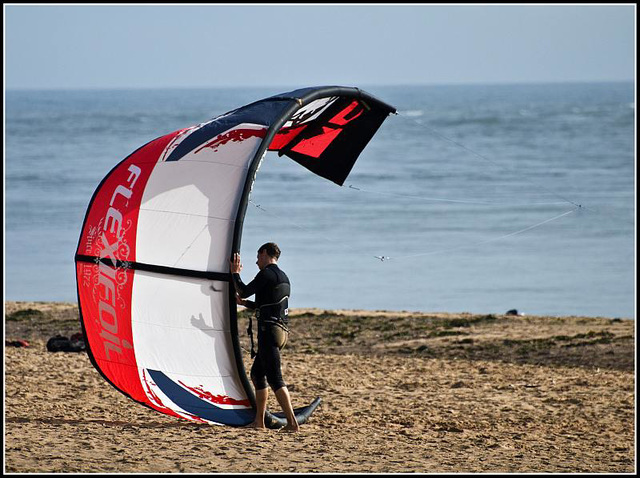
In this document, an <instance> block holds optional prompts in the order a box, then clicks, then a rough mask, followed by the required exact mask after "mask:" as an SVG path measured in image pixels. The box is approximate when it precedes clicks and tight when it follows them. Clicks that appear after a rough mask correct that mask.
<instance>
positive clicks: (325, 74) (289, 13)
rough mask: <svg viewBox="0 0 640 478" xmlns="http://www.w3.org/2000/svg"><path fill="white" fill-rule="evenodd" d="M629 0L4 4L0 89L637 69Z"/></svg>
mask: <svg viewBox="0 0 640 478" xmlns="http://www.w3.org/2000/svg"><path fill="white" fill-rule="evenodd" d="M635 17H636V11H635V5H633V4H617V5H590V4H585V5H563V6H555V5H483V6H475V5H437V6H433V5H426V4H425V5H416V4H406V5H398V4H393V5H380V4H371V5H355V4H354V5H347V6H345V5H338V4H334V5H327V4H317V5H302V4H301V5H284V4H271V5H264V4H260V5H258V4H255V5H240V4H238V5H216V4H211V5H202V4H194V5H161V4H158V5H151V6H147V5H125V4H113V5H109V6H104V5H90V4H87V5H64V4H63V5H53V6H50V5H38V4H34V5H24V4H13V5H12V4H5V5H4V72H5V75H4V84H5V88H6V89H75V88H194V87H251V86H285V85H308V84H346V85H405V84H406V85H417V84H423V85H430V84H500V83H532V82H572V81H580V82H588V81H633V80H635V43H636V42H635Z"/></svg>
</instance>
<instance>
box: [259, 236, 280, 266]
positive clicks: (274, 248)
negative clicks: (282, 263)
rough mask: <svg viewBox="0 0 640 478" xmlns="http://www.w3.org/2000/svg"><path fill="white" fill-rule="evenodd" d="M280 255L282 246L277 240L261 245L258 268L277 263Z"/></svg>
mask: <svg viewBox="0 0 640 478" xmlns="http://www.w3.org/2000/svg"><path fill="white" fill-rule="evenodd" d="M279 257H280V248H279V247H278V244H276V243H275V242H267V243H266V244H263V245H261V246H260V249H258V260H257V261H256V264H258V268H259V269H260V270H262V269H264V268H265V267H267V266H268V265H269V264H275V263H276V262H278V258H279Z"/></svg>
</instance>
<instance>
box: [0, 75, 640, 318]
mask: <svg viewBox="0 0 640 478" xmlns="http://www.w3.org/2000/svg"><path fill="white" fill-rule="evenodd" d="M300 86H307V85H300ZM362 87H363V88H364V89H365V90H367V91H369V92H370V93H372V94H374V95H376V96H378V97H379V98H381V99H383V100H385V101H387V102H388V103H391V104H393V105H394V106H396V107H397V109H398V111H399V113H400V114H399V115H397V116H392V117H390V118H389V119H388V120H387V121H386V122H385V124H384V125H383V126H382V128H381V129H380V131H379V132H378V134H377V135H376V136H375V137H374V139H373V140H372V142H371V143H370V144H369V145H368V146H367V148H366V149H365V151H364V152H363V154H362V155H361V157H360V159H359V160H358V162H357V163H356V166H355V168H354V169H353V171H352V173H351V175H350V177H349V178H348V179H347V182H346V183H345V186H344V187H342V188H341V187H338V186H336V185H334V184H333V183H330V182H328V181H326V180H324V179H322V178H319V177H317V176H314V175H313V174H311V173H310V172H308V171H307V170H305V169H304V168H302V167H301V166H299V165H297V164H296V163H294V162H293V161H291V160H289V159H287V158H286V157H282V158H279V157H277V156H276V155H273V156H272V153H269V154H268V155H267V159H266V160H265V162H264V163H263V165H262V167H261V170H260V172H259V173H258V179H257V181H256V184H255V187H254V191H253V195H252V203H251V204H250V206H249V210H248V213H247V218H246V220H245V228H244V233H243V243H242V256H243V262H244V269H243V275H244V276H245V279H250V278H251V277H252V275H253V274H255V273H256V272H257V267H256V266H255V265H254V262H255V252H256V249H257V248H258V246H259V245H260V244H262V243H263V242H267V241H276V242H277V243H278V244H280V246H281V248H282V250H283V254H282V257H281V260H280V264H281V267H282V268H283V269H284V270H285V271H286V272H287V273H288V274H289V276H290V278H291V280H292V284H293V286H292V297H291V302H290V303H291V306H292V307H320V308H327V309H329V308H358V309H360V308H362V309H370V310H374V309H391V310H416V311H417V310H421V311H449V312H473V313H504V312H505V311H507V310H509V309H514V308H515V309H517V310H518V311H520V312H522V313H525V314H548V315H570V314H575V315H588V316H606V317H624V318H635V205H634V204H635V156H634V144H635V130H634V119H635V97H634V85H633V84H632V83H611V84H605V83H599V84H545V85H510V86H424V87H404V86H403V87H399V86H398V87H395V86H389V87H366V86H365V85H362ZM294 88H295V87H282V88H262V89H210V90H193V89H192V90H130V91H129V90H118V91H8V92H7V94H6V109H5V112H6V113H5V114H6V123H5V132H6V143H5V282H4V283H5V297H6V299H8V300H47V301H49V300H52V301H75V300H76V289H75V275H74V262H73V256H74V253H75V248H76V245H77V240H78V236H79V234H80V227H81V225H82V221H83V218H84V214H85V210H86V207H87V205H88V202H89V200H90V198H91V196H92V194H93V191H94V190H95V188H96V187H97V185H98V183H99V182H100V180H101V179H102V178H103V177H104V176H105V175H106V174H107V173H108V172H109V171H110V170H111V168H112V167H113V166H114V165H115V164H116V163H117V162H119V161H120V160H121V159H123V158H124V157H126V156H127V155H128V154H130V153H131V152H132V151H134V150H135V149H137V148H138V147H139V146H141V145H143V144H145V143H146V142H148V141H149V140H151V139H154V138H156V137H158V136H161V135H163V134H165V133H169V132H171V131H174V130H177V129H179V128H182V127H185V126H190V125H192V124H197V123H200V122H202V121H205V120H207V119H210V118H211V117H213V116H216V115H218V114H221V113H224V112H226V111H228V110H231V109H233V108H235V107H237V106H240V105H243V104H246V103H248V102H251V101H255V100H258V99H261V98H264V97H266V96H270V95H273V94H276V93H280V92H284V91H289V90H291V89H294ZM356 188H357V189H356ZM576 205H581V206H583V207H581V208H576ZM565 213H567V214H566V215H564V216H562V215H563V214H565ZM559 216H561V217H559ZM550 219H553V220H551V221H549V220H550ZM547 221H549V222H547ZM533 226H535V227H533ZM375 256H384V257H386V258H387V259H386V260H384V261H381V260H379V259H376V257H375Z"/></svg>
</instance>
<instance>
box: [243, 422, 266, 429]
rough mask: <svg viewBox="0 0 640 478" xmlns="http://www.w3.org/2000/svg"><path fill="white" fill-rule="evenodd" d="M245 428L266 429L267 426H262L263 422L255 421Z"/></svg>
mask: <svg viewBox="0 0 640 478" xmlns="http://www.w3.org/2000/svg"><path fill="white" fill-rule="evenodd" d="M245 428H256V429H258V430H266V429H267V427H265V426H264V423H256V422H251V423H249V424H248V425H247V426H246V427H245Z"/></svg>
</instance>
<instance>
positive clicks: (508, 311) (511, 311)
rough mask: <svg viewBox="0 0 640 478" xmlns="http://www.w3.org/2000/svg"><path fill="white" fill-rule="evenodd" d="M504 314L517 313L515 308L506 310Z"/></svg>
mask: <svg viewBox="0 0 640 478" xmlns="http://www.w3.org/2000/svg"><path fill="white" fill-rule="evenodd" d="M504 315H519V314H518V310H517V309H511V310H507V311H506V312H505V314H504Z"/></svg>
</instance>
